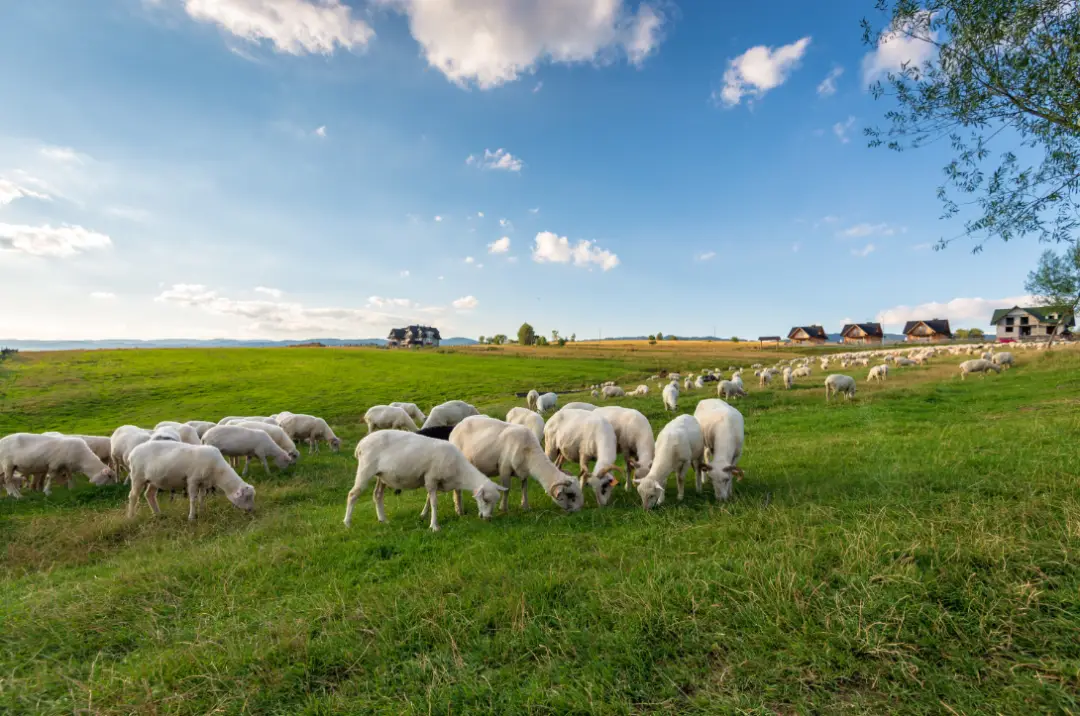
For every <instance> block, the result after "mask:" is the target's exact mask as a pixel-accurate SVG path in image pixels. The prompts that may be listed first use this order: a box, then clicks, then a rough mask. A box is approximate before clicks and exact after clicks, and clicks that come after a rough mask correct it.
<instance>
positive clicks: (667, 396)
mask: <svg viewBox="0 0 1080 716" xmlns="http://www.w3.org/2000/svg"><path fill="white" fill-rule="evenodd" d="M660 397H661V398H662V399H663V401H664V410H670V411H671V412H673V413H674V412H675V411H677V410H678V409H679V386H678V384H677V383H668V384H667V385H666V386H664V390H663V391H662V392H661V393H660Z"/></svg>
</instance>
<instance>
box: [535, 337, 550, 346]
mask: <svg viewBox="0 0 1080 716" xmlns="http://www.w3.org/2000/svg"><path fill="white" fill-rule="evenodd" d="M534 340H535V341H536V345H538V346H546V345H547V344H548V339H547V338H545V337H544V336H536V338H535V339H534Z"/></svg>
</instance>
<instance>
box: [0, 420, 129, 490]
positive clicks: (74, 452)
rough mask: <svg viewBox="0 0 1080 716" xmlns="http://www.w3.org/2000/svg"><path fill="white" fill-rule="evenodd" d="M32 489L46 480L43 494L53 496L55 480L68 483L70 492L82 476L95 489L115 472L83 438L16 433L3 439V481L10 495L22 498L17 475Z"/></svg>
mask: <svg viewBox="0 0 1080 716" xmlns="http://www.w3.org/2000/svg"><path fill="white" fill-rule="evenodd" d="M16 471H18V472H19V474H20V475H22V477H23V479H24V480H25V479H27V478H29V479H30V482H31V485H33V484H34V483H35V482H37V481H38V480H40V479H41V478H42V477H44V486H43V491H44V492H45V494H46V495H50V494H52V481H53V478H60V479H62V480H65V481H66V482H67V485H68V489H71V488H72V487H74V486H75V475H76V474H77V473H82V474H84V475H86V476H87V477H89V478H90V482H92V483H93V484H95V485H105V484H107V483H109V482H111V481H112V480H113V477H114V475H113V471H112V468H110V467H109V466H108V465H106V464H105V463H104V462H102V461H101V460H100V459H99V458H98V456H97V455H95V454H94V452H93V451H92V450H91V449H90V446H89V445H87V444H86V442H84V441H83V440H82V439H81V438H76V437H56V436H53V435H35V434H33V433H14V434H12V435H8V436H7V437H5V438H2V439H0V478H2V480H3V482H4V489H5V490H6V491H7V494H8V495H10V496H11V497H14V498H15V499H19V498H20V497H22V493H21V492H20V491H19V485H18V484H17V483H16V479H15V472H16Z"/></svg>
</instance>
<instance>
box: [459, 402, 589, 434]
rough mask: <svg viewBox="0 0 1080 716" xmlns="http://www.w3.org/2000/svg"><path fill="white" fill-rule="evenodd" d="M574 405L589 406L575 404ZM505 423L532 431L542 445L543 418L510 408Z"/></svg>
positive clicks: (529, 411) (525, 409) (526, 411)
mask: <svg viewBox="0 0 1080 716" xmlns="http://www.w3.org/2000/svg"><path fill="white" fill-rule="evenodd" d="M570 405H575V403H570ZM576 405H589V404H588V403H576ZM594 408H595V406H593V405H589V407H588V410H592V409H594ZM466 419H467V418H466ZM506 422H508V423H510V424H511V425H523V426H525V427H526V428H528V429H529V430H531V431H532V434H533V435H535V436H536V441H537V442H540V443H542V442H543V441H544V418H543V417H542V416H540V415H539V414H538V413H534V412H533V411H531V410H529V409H527V408H510V412H508V413H507V414H506Z"/></svg>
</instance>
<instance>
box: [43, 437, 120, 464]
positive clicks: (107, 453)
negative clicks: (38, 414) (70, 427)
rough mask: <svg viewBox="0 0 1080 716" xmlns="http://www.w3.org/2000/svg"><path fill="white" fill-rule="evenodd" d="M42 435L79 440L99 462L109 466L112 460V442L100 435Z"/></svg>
mask: <svg viewBox="0 0 1080 716" xmlns="http://www.w3.org/2000/svg"><path fill="white" fill-rule="evenodd" d="M42 435H51V436H53V437H57V438H79V440H82V441H83V442H84V443H86V446H87V447H88V448H90V452H92V453H94V455H96V456H97V459H98V460H101V461H102V462H103V463H105V464H108V463H109V462H110V460H111V459H112V440H110V439H109V438H106V437H101V436H100V435H66V434H64V433H55V432H48V433H42Z"/></svg>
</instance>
